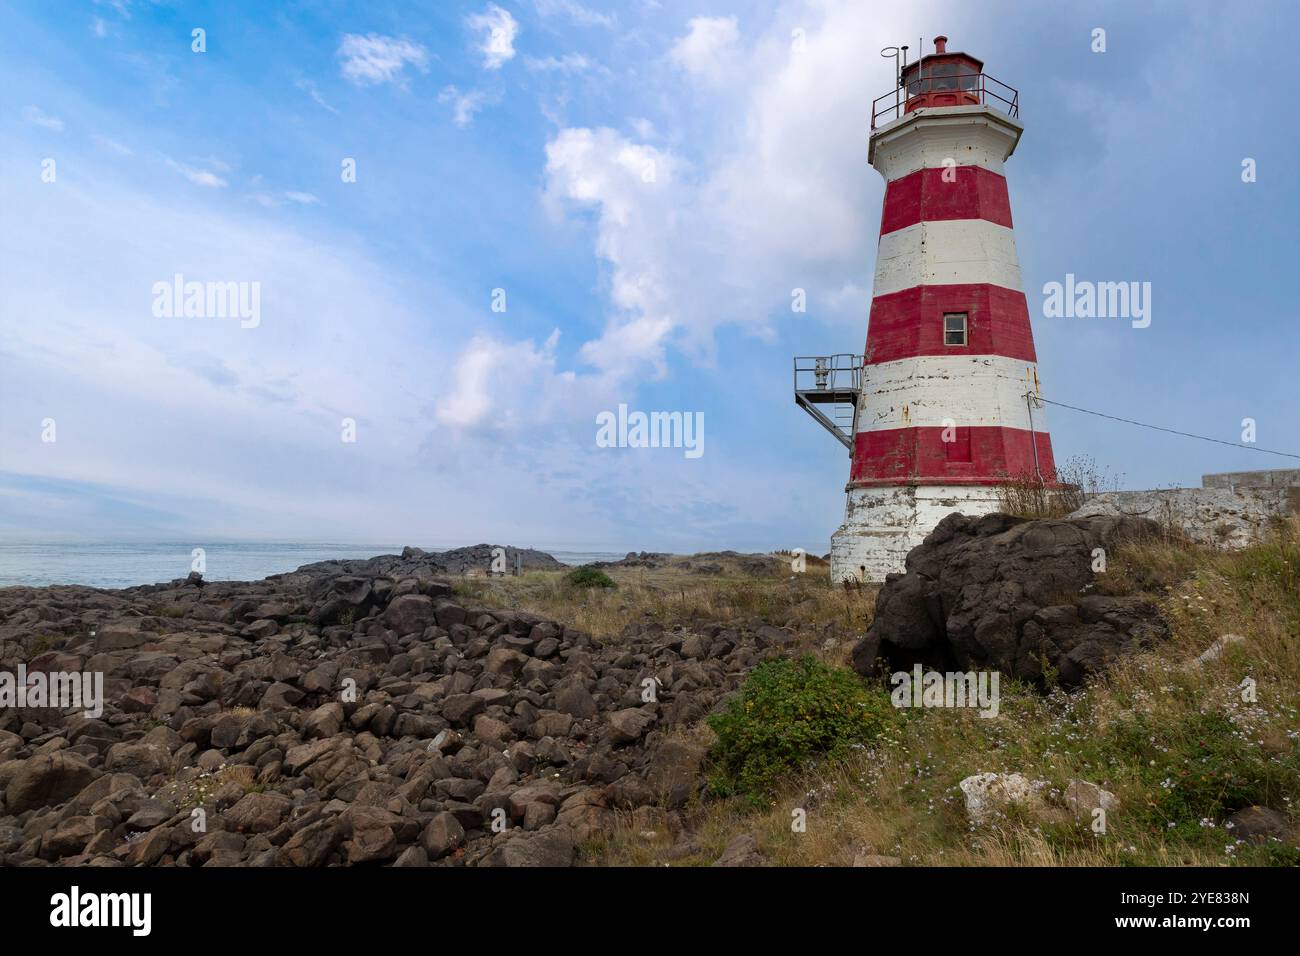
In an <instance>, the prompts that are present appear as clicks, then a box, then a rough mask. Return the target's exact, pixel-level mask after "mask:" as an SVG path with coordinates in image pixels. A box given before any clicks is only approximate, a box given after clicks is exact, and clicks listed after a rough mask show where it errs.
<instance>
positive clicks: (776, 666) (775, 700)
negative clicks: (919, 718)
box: [709, 656, 896, 798]
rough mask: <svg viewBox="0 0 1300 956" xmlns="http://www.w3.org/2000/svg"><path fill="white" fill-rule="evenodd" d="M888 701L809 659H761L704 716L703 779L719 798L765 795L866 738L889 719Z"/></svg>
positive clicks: (857, 680) (843, 673)
mask: <svg viewBox="0 0 1300 956" xmlns="http://www.w3.org/2000/svg"><path fill="white" fill-rule="evenodd" d="M895 713H896V712H895V711H894V709H893V707H892V706H891V705H890V703H889V697H888V695H887V694H886V693H885V692H884V691H882V690H873V689H870V688H868V687H867V685H866V684H865V683H863V681H862V679H861V678H859V677H858V675H857V674H855V673H853V672H852V671H850V670H846V669H845V668H842V667H830V666H828V665H826V664H823V663H821V662H820V661H818V660H817V659H815V658H814V657H812V656H804V657H801V658H798V659H795V660H776V661H768V662H766V663H764V664H761V665H759V666H758V667H756V668H755V669H754V670H753V671H752V672H751V673H750V675H749V676H748V677H747V678H746V679H745V683H744V684H743V685H742V686H741V688H740V692H739V693H738V694H737V695H736V696H735V697H733V698H732V699H731V700H730V701H729V702H728V703H727V706H726V707H725V708H724V709H723V710H722V711H720V712H719V713H717V714H714V715H713V716H712V717H710V718H709V726H710V727H712V728H713V731H714V733H716V734H717V735H718V744H717V747H716V748H715V750H714V754H713V759H714V763H715V768H716V771H717V772H716V774H715V775H714V776H713V778H712V780H711V781H710V783H711V787H712V789H713V791H714V792H715V793H717V794H719V795H722V796H726V795H731V794H742V793H743V794H747V795H749V796H750V797H751V798H759V797H761V796H762V795H763V794H766V793H769V792H770V791H771V790H772V788H773V786H774V785H775V784H776V783H777V781H778V780H779V778H780V777H781V775H782V774H784V773H786V772H788V771H791V770H795V769H797V768H798V767H799V766H800V765H802V764H803V763H805V762H806V761H807V760H809V759H810V758H812V757H816V756H827V757H832V758H834V757H839V756H843V755H844V754H845V753H846V752H847V750H848V749H849V748H850V747H852V746H853V745H855V744H866V743H869V742H870V741H871V740H873V739H874V738H875V737H876V735H877V734H879V733H880V731H881V730H883V729H884V728H885V727H886V726H887V725H888V724H889V723H890V722H891V721H892V720H893V719H894V715H895Z"/></svg>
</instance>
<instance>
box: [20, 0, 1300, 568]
mask: <svg viewBox="0 0 1300 956" xmlns="http://www.w3.org/2000/svg"><path fill="white" fill-rule="evenodd" d="M897 6H898V7H900V9H890V8H887V7H883V6H882V5H879V4H863V3H858V2H830V0H826V2H783V3H768V4H758V3H708V4H704V3H698V2H697V3H672V2H662V3H653V2H647V3H624V4H618V5H612V4H601V3H599V2H597V0H582V2H578V0H517V2H499V3H487V2H475V3H464V4H459V3H449V2H428V3H421V2H401V3H385V2H368V3H364V4H362V3H343V2H305V0H304V2H287V3H278V4H270V3H254V2H222V3H185V2H161V0H159V2H151V0H116V2H99V3H93V2H91V3H73V2H60V3H35V2H32V3H23V2H15V3H11V4H7V5H6V6H5V7H4V8H3V10H0V136H2V137H3V140H4V143H5V147H6V148H5V149H4V150H3V151H2V153H0V211H2V213H3V216H4V220H5V222H4V225H5V228H4V229H3V230H2V231H0V242H2V243H3V250H2V251H0V254H2V255H3V260H2V261H3V269H2V270H0V293H2V294H0V309H2V310H3V311H2V312H0V537H5V538H9V539H33V538H54V537H66V536H79V537H86V538H92V539H142V538H143V539H159V538H166V539H174V540H192V541H195V542H197V543H200V544H201V543H202V542H203V541H204V540H215V539H217V538H223V539H224V538H241V537H256V538H262V539H278V540H333V541H340V540H356V541H409V542H410V543H413V544H426V545H439V544H454V543H468V542H472V541H479V540H494V541H502V542H510V543H515V544H520V545H527V544H531V545H536V546H548V547H554V548H563V547H590V548H601V549H610V550H622V549H634V548H635V549H640V548H647V549H673V550H696V549H705V548H722V547H734V548H742V549H756V548H764V549H766V548H775V547H796V546H800V547H805V548H807V549H809V550H813V551H822V550H825V548H826V547H827V546H828V545H827V542H828V539H829V536H830V533H831V532H832V531H833V530H834V529H835V527H836V526H837V525H838V523H839V521H840V518H841V513H842V509H843V493H842V490H843V483H844V481H845V479H846V477H847V472H848V461H847V458H846V456H845V454H844V451H843V449H842V447H841V446H840V445H839V444H837V443H836V442H835V441H834V440H833V439H832V438H831V437H830V436H828V435H826V434H825V433H823V432H821V431H820V430H819V429H817V428H816V426H815V425H814V424H813V423H812V422H811V420H809V419H807V417H806V416H805V415H804V414H803V413H802V412H800V411H799V410H798V409H797V408H796V407H795V406H794V404H793V401H792V399H791V396H790V358H791V356H793V355H795V354H802V355H808V354H821V353H828V352H841V351H849V352H857V351H860V350H861V349H862V346H863V340H864V337H865V333H866V314H867V308H868V305H869V299H870V287H871V275H872V271H873V267H874V257H875V246H876V240H877V232H878V228H879V219H880V201H881V197H882V194H883V183H882V182H881V180H880V178H879V176H878V174H876V173H875V172H874V171H873V170H872V169H871V168H870V167H869V166H868V165H867V163H866V146H867V135H868V116H869V112H870V103H871V100H872V99H873V98H874V97H875V96H877V95H879V94H881V93H883V92H885V91H886V90H887V89H889V88H890V86H891V63H890V62H889V61H886V60H884V59H882V58H880V57H879V56H878V55H877V51H878V50H879V49H880V48H881V47H884V46H887V45H890V44H897V43H904V42H906V43H910V44H911V45H912V47H913V51H915V49H916V45H917V43H918V38H919V37H925V38H926V48H927V49H929V48H930V38H931V37H932V36H934V35H935V34H936V33H940V32H942V33H946V34H947V35H948V36H949V37H950V38H951V39H950V44H949V49H960V50H966V51H968V52H971V53H973V54H974V55H976V56H979V57H981V58H982V59H983V60H984V61H985V63H986V69H987V70H988V72H989V73H990V74H992V75H993V76H995V77H997V78H998V79H1001V80H1003V81H1005V82H1007V83H1010V84H1011V85H1012V86H1015V87H1017V88H1018V89H1019V90H1020V91H1021V118H1022V121H1023V122H1024V124H1025V128H1026V131H1025V134H1024V138H1023V140H1022V141H1021V144H1020V146H1019V148H1018V149H1017V151H1016V154H1015V156H1014V157H1013V158H1012V159H1011V160H1010V162H1009V164H1008V168H1007V172H1008V177H1009V182H1010V191H1011V198H1012V207H1013V213H1014V216H1015V221H1016V237H1017V244H1018V247H1019V251H1020V257H1021V266H1022V269H1023V271H1024V278H1025V288H1026V291H1027V294H1028V297H1029V303H1030V314H1031V317H1032V318H1033V320H1034V325H1035V335H1036V338H1037V343H1038V351H1039V362H1040V366H1039V367H1040V375H1041V378H1042V380H1043V386H1044V395H1045V397H1048V398H1052V399H1056V400H1059V401H1063V402H1067V403H1070V404H1075V405H1080V406H1084V407H1087V408H1094V409H1098V410H1101V411H1105V412H1108V413H1111V414H1114V415H1120V416H1123V417H1127V418H1135V419H1140V420H1143V421H1149V422H1154V423H1157V424H1162V425H1166V426H1168V427H1172V428H1180V429H1184V430H1188V431H1192V432H1197V433H1201V434H1206V435H1211V436H1215V437H1218V438H1222V439H1224V440H1228V441H1236V440H1239V439H1240V437H1241V421H1242V419H1243V418H1247V417H1249V418H1253V419H1255V420H1256V422H1257V429H1258V434H1257V437H1258V444H1259V445H1261V446H1264V447H1268V448H1276V449H1281V450H1285V451H1300V419H1298V417H1297V414H1296V412H1297V405H1298V404H1300V403H1298V402H1297V398H1296V394H1297V393H1296V386H1295V378H1296V373H1297V371H1300V360H1298V359H1297V351H1298V350H1297V334H1296V332H1295V325H1296V318H1297V315H1296V313H1297V304H1296V299H1295V296H1294V295H1293V294H1291V291H1290V290H1291V286H1290V283H1291V281H1292V277H1293V276H1294V274H1295V262H1294V260H1295V255H1296V248H1297V242H1296V239H1297V230H1296V227H1295V223H1296V221H1297V217H1298V216H1300V201H1298V197H1300V190H1298V188H1297V185H1296V177H1295V175H1294V170H1293V168H1292V167H1293V165H1294V158H1295V156H1296V154H1297V145H1298V144H1297V139H1298V136H1297V124H1296V123H1295V121H1294V117H1292V116H1291V115H1290V111H1289V109H1287V108H1286V107H1285V97H1284V96H1283V95H1282V94H1281V93H1280V92H1279V91H1284V90H1286V89H1289V88H1290V86H1291V84H1292V80H1293V77H1291V76H1290V74H1289V73H1288V72H1287V71H1288V70H1290V69H1291V66H1290V64H1289V62H1287V57H1288V56H1289V54H1288V52H1287V50H1286V45H1287V44H1288V43H1289V42H1290V37H1291V36H1292V35H1293V34H1294V33H1295V32H1296V27H1297V20H1300V17H1297V15H1296V13H1295V9H1294V7H1293V5H1288V4H1282V3H1278V4H1269V3H1259V4H1251V5H1249V8H1247V9H1238V8H1233V9H1232V10H1231V11H1230V12H1228V11H1227V10H1226V9H1225V8H1223V7H1222V5H1220V4H1211V3H1169V4H1161V3H1152V4H1142V5H1140V7H1139V6H1136V5H1133V4H1127V3H1114V4H1109V3H1100V4H1083V3H1072V4H1061V5H1055V4H1051V5H1049V4H1038V3H1035V4H1028V3H1026V4H996V3H993V4H970V3H962V4H956V3H947V4H944V3H924V2H923V3H915V4H908V5H906V9H901V7H902V6H903V5H897ZM1098 27H1100V28H1103V29H1104V30H1105V31H1106V52H1105V53H1094V52H1092V50H1091V46H1092V31H1093V30H1094V29H1095V28H1098ZM196 28H201V29H202V30H204V31H205V41H206V51H205V52H202V53H196V52H193V51H192V49H191V46H192V42H193V40H192V31H193V30H194V29H196ZM796 31H801V32H800V33H799V34H798V35H799V36H802V37H803V39H804V42H803V43H793V42H792V37H793V36H795V34H796ZM1274 38H1278V42H1280V43H1281V44H1282V45H1283V47H1284V49H1283V51H1282V52H1281V53H1280V54H1270V53H1269V52H1268V50H1267V44H1268V43H1269V42H1272V41H1273V40H1274ZM1248 157H1249V158H1252V159H1254V160H1255V161H1256V164H1257V170H1258V179H1257V181H1256V182H1253V183H1243V182H1242V181H1241V163H1242V161H1243V159H1245V158H1248ZM49 159H53V160H54V170H55V179H54V181H53V182H45V181H43V180H42V172H43V169H45V168H46V167H45V166H43V163H44V162H45V161H46V160H49ZM347 159H352V160H355V164H356V171H357V175H356V181H355V182H344V181H343V179H342V177H341V175H340V173H341V168H342V166H341V164H342V163H343V162H344V161H345V160H347ZM647 170H650V171H652V174H651V175H647ZM176 273H181V274H183V275H184V276H185V277H186V278H187V279H193V280H199V281H235V282H244V283H252V282H257V283H259V287H260V290H261V313H260V323H259V324H258V325H257V327H256V328H241V327H240V324H239V323H238V321H234V320H230V319H220V318H194V317H191V318H179V317H178V318H161V317H157V316H155V315H154V314H153V312H152V311H151V305H152V302H153V295H152V293H151V289H152V287H153V285H154V283H156V282H159V281H170V280H171V278H172V276H173V275H174V274H176ZM1066 273H1073V274H1075V275H1076V276H1077V277H1079V278H1081V279H1090V280H1094V281H1127V280H1132V281H1144V282H1150V283H1151V284H1152V322H1151V326H1150V327H1149V328H1146V329H1134V328H1132V327H1131V326H1130V324H1129V323H1128V322H1126V321H1121V320H1105V319H1092V320H1084V319H1064V318H1060V319H1049V318H1045V317H1043V316H1042V314H1041V312H1042V310H1041V303H1042V296H1041V292H1040V290H1041V289H1042V287H1043V284H1044V283H1046V282H1049V281H1061V280H1063V279H1064V276H1065V275H1066ZM794 288H803V289H806V290H807V296H808V311H807V312H806V313H793V312H791V310H790V297H791V290H792V289H794ZM494 289H501V290H504V293H505V301H506V310H505V311H504V312H496V311H493V309H492V301H493V300H492V296H493V290H494ZM620 403H626V404H628V405H629V406H630V407H632V408H633V409H642V410H647V411H650V410H666V411H682V412H703V413H704V418H705V453H704V454H703V456H701V457H699V458H687V457H686V456H685V455H684V454H683V453H682V451H681V450H679V449H626V448H624V449H618V448H599V447H597V446H596V442H595V434H596V426H595V416H596V414H597V413H598V412H600V411H604V410H612V409H615V408H617V406H618V405H619V404H620ZM344 418H352V419H354V420H355V421H356V423H357V440H356V442H354V443H348V442H343V441H341V440H340V434H341V430H340V423H341V421H342V419H344ZM1048 418H1049V422H1050V429H1051V432H1052V437H1053V443H1054V446H1055V450H1056V455H1057V458H1058V460H1064V459H1067V458H1069V457H1071V456H1074V455H1082V456H1090V457H1092V458H1094V459H1095V460H1096V461H1097V463H1098V465H1099V466H1101V467H1102V468H1103V469H1106V470H1108V471H1109V472H1111V473H1113V474H1119V475H1122V476H1123V478H1122V483H1123V485H1124V486H1125V487H1164V486H1172V485H1185V484H1197V483H1199V479H1200V475H1201V474H1202V473H1204V472H1210V471H1223V470H1231V469H1238V468H1266V467H1288V466H1290V465H1294V460H1290V459H1285V458H1274V457H1272V456H1267V455H1262V454H1258V453H1254V452H1248V451H1244V450H1234V449H1231V448H1226V447H1223V446H1218V445H1212V444H1207V443H1202V442H1194V441H1190V440H1187V439H1183V438H1178V437H1175V436H1171V435H1162V434H1159V433H1156V432H1150V431H1145V430H1140V429H1135V428H1132V427H1131V426H1126V425H1121V424H1118V423H1114V422H1108V421H1104V420H1101V419H1095V418H1091V417H1089V416H1083V415H1079V414H1077V413H1074V412H1069V411H1065V410H1060V409H1052V410H1049V413H1048ZM47 419H53V420H54V422H55V427H56V435H57V440H56V441H54V442H48V441H42V440H41V439H42V431H43V426H42V423H43V422H44V421H45V420H47Z"/></svg>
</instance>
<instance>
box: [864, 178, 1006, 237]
mask: <svg viewBox="0 0 1300 956" xmlns="http://www.w3.org/2000/svg"><path fill="white" fill-rule="evenodd" d="M944 173H949V176H950V178H951V179H952V182H945V181H944V178H943V176H944ZM954 174H955V176H954ZM944 219H986V220H988V221H989V222H992V223H997V224H998V225H999V226H1006V227H1007V228H1008V229H1010V228H1011V197H1010V196H1009V195H1008V194H1007V178H1006V177H1005V176H1001V175H999V174H998V173H993V172H989V171H988V170H987V169H985V168H984V167H983V166H949V167H941V168H938V169H918V170H917V171H916V172H914V173H908V174H907V175H906V176H903V177H900V178H899V179H895V180H894V181H893V182H891V183H889V185H887V186H886V187H885V207H884V210H883V212H882V213H881V217H880V234H881V235H882V236H883V235H885V234H886V233H890V232H894V231H895V230H898V229H906V228H907V227H908V226H914V225H916V224H917V223H918V222H935V221H938V220H944Z"/></svg>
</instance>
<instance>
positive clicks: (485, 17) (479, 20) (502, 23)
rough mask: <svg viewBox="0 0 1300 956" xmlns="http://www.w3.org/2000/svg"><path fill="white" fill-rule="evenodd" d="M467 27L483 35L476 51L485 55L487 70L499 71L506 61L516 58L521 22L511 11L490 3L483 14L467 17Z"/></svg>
mask: <svg viewBox="0 0 1300 956" xmlns="http://www.w3.org/2000/svg"><path fill="white" fill-rule="evenodd" d="M465 25H466V26H468V27H469V28H470V29H471V30H477V31H482V33H483V39H482V41H481V42H480V43H479V45H478V47H477V48H476V49H477V50H478V51H479V52H480V53H482V54H483V66H484V68H485V69H489V70H499V69H500V68H501V66H502V65H503V64H504V63H506V61H508V60H511V59H513V58H514V55H515V37H517V36H518V35H519V22H518V21H517V20H516V19H515V18H514V17H513V16H511V14H510V11H509V10H504V9H502V8H501V7H498V6H497V5H496V4H495V3H489V4H488V5H487V9H486V10H484V11H483V12H482V13H475V14H473V15H471V16H468V17H466V18H465Z"/></svg>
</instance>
